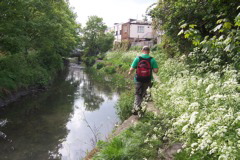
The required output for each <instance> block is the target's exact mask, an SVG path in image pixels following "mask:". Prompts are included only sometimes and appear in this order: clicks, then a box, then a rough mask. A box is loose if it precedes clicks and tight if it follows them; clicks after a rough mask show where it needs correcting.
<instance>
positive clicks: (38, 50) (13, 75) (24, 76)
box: [0, 0, 80, 92]
mask: <svg viewBox="0 0 240 160" xmlns="http://www.w3.org/2000/svg"><path fill="white" fill-rule="evenodd" d="M0 10H1V13H0V33H1V34H0V53H1V55H0V56H1V57H0V68H1V70H0V82H1V83H0V89H1V91H2V90H11V91H13V90H16V89H19V88H22V87H29V86H39V85H40V86H42V85H47V84H48V83H49V82H50V81H51V80H52V79H53V77H54V75H56V73H57V72H58V71H59V70H61V69H62V68H63V62H62V57H61V56H66V55H68V54H69V52H70V51H71V50H73V49H74V48H75V47H76V46H77V44H78V42H79V36H78V32H79V29H80V26H79V25H78V24H77V23H76V22H75V18H76V16H75V15H74V14H73V12H72V10H71V9H70V8H69V6H68V3H67V2H66V1H64V0H53V1H39V0H16V1H8V0H3V1H1V2H0ZM1 91H0V92H1Z"/></svg>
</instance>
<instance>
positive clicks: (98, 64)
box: [96, 62, 105, 69]
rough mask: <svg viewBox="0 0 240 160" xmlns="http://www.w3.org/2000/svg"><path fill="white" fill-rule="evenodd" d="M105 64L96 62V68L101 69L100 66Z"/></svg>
mask: <svg viewBox="0 0 240 160" xmlns="http://www.w3.org/2000/svg"><path fill="white" fill-rule="evenodd" d="M104 66H105V65H104V63H102V62H98V63H97V64H96V68H97V69H101V68H103V67H104Z"/></svg>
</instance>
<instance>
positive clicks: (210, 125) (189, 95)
mask: <svg viewBox="0 0 240 160" xmlns="http://www.w3.org/2000/svg"><path fill="white" fill-rule="evenodd" d="M166 63H168V62H166ZM176 63H179V62H176ZM168 64H169V63H168ZM169 68H171V66H169ZM182 69H183V70H182V71H180V72H178V73H176V74H175V75H171V76H170V77H169V80H168V81H163V82H162V83H161V84H159V85H158V86H156V87H155V88H153V89H152V95H153V99H154V101H156V105H157V106H159V108H160V110H161V116H162V117H165V119H164V120H163V123H165V125H167V126H170V127H169V129H168V131H167V132H166V133H165V138H168V139H171V140H173V141H181V142H184V146H183V149H182V152H180V153H179V154H185V156H184V157H185V158H186V157H189V159H193V158H199V159H204V158H208V159H216V158H218V159H239V158H240V155H239V154H238V153H239V152H240V150H239V148H240V140H239V139H240V127H239V126H240V111H239V108H240V94H239V88H240V85H239V84H238V82H237V79H238V77H240V76H239V73H238V72H237V71H236V70H234V69H233V68H231V67H226V68H225V69H223V71H222V72H221V73H219V72H215V73H212V72H209V73H206V74H205V75H204V77H202V76H199V75H196V74H193V73H191V72H189V71H187V70H184V68H182ZM159 76H161V75H159ZM164 76H166V75H164Z"/></svg>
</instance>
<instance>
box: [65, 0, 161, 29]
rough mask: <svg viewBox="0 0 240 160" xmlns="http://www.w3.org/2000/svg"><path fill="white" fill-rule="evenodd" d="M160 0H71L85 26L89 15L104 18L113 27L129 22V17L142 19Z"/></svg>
mask: <svg viewBox="0 0 240 160" xmlns="http://www.w3.org/2000/svg"><path fill="white" fill-rule="evenodd" d="M157 1H158V0H69V3H70V6H71V7H73V11H74V12H75V13H76V14H77V16H78V17H77V22H79V23H81V24H82V25H83V26H84V25H85V23H86V22H87V20H88V17H89V16H98V17H101V18H103V22H104V23H105V24H106V25H107V26H108V27H112V26H113V25H114V23H122V22H127V21H128V19H130V18H133V19H140V20H141V19H142V15H144V14H145V11H146V9H147V8H148V7H149V6H150V5H151V4H153V3H155V2H157Z"/></svg>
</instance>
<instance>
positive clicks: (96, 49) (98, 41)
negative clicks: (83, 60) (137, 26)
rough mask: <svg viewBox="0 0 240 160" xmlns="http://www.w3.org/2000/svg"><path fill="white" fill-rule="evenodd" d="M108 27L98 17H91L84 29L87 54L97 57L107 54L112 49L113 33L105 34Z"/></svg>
mask: <svg viewBox="0 0 240 160" xmlns="http://www.w3.org/2000/svg"><path fill="white" fill-rule="evenodd" d="M106 29H107V26H106V25H105V24H104V22H103V19H102V18H100V17H97V16H90V17H89V18H88V21H87V23H86V27H84V28H83V32H82V33H83V43H84V50H85V53H86V54H87V55H89V56H95V55H97V54H99V53H101V52H106V51H107V50H109V49H110V48H111V47H112V43H113V40H114V36H113V34H111V33H107V34H106V33H105V31H106Z"/></svg>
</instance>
